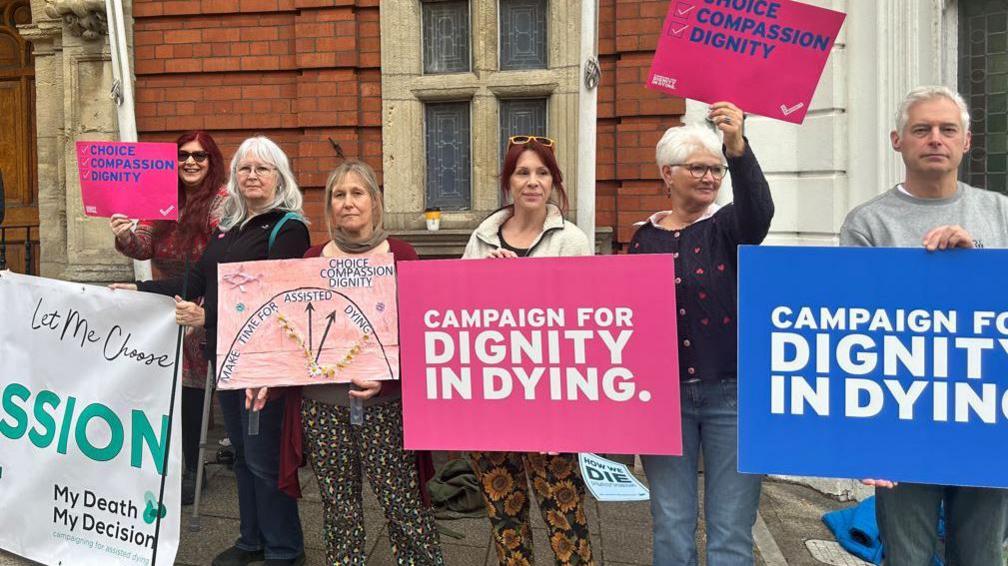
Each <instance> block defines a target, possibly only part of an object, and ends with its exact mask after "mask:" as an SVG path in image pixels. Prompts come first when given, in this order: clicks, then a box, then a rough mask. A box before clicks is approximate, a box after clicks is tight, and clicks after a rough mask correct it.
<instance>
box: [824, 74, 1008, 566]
mask: <svg viewBox="0 0 1008 566" xmlns="http://www.w3.org/2000/svg"><path fill="white" fill-rule="evenodd" d="M890 138H891V140H892V146H893V149H895V150H896V151H898V152H900V154H902V156H903V163H904V164H906V179H905V180H904V181H903V182H902V183H900V184H899V185H897V186H895V187H893V188H892V189H890V190H888V191H886V192H884V193H882V194H881V195H879V196H877V197H875V198H873V199H872V200H870V201H868V202H866V203H864V204H862V205H860V206H858V207H857V208H855V209H854V210H852V211H851V212H850V214H848V215H847V218H846V219H845V220H844V223H843V227H842V228H841V229H840V244H841V245H843V246H868V247H915V246H921V245H923V246H924V247H925V248H927V249H928V250H932V251H934V250H945V249H952V248H984V247H987V248H1008V198H1006V197H1005V196H1003V195H1000V194H998V193H995V192H992V191H986V190H983V189H977V188H974V187H971V186H969V185H967V184H965V183H962V182H959V180H958V169H959V163H960V162H961V161H962V158H963V156H964V155H965V154H966V152H967V151H969V148H970V139H971V138H970V132H969V113H968V111H967V110H966V103H965V102H964V101H963V99H962V97H961V96H960V95H959V94H957V93H955V92H954V91H952V90H950V89H948V88H946V87H920V88H917V89H914V90H913V91H911V92H910V93H909V94H908V95H907V97H906V98H905V99H904V101H903V103H902V104H901V105H900V108H899V113H898V114H897V118H896V129H895V130H893V131H892V133H891V134H890ZM908 283H909V282H908ZM944 464H946V463H942V462H939V465H944ZM948 464H949V465H951V463H948ZM863 481H864V483H866V484H868V485H874V486H876V488H877V489H876V490H875V495H876V516H877V519H878V523H879V530H880V533H881V535H882V544H883V546H884V547H885V565H886V566H929V565H930V564H932V556H933V555H934V553H935V550H936V547H937V544H938V532H937V531H938V529H937V524H938V514H939V509H940V507H941V505H942V503H944V504H945V519H946V523H945V524H946V530H945V554H946V563H948V564H956V565H957V566H992V565H997V564H1003V562H1002V556H1001V548H1002V539H1003V537H1004V534H1005V532H1006V529H1008V490H1000V489H987V488H970V487H953V486H942V485H923V484H908V483H901V484H898V485H897V484H896V483H894V482H891V481H886V480H863Z"/></svg>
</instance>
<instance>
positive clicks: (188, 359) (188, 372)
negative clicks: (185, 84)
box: [109, 132, 227, 505]
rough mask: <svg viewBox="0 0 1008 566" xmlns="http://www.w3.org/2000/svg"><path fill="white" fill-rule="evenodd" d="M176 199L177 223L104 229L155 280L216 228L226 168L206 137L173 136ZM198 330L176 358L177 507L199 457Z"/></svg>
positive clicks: (170, 273) (192, 483) (199, 250)
mask: <svg viewBox="0 0 1008 566" xmlns="http://www.w3.org/2000/svg"><path fill="white" fill-rule="evenodd" d="M176 143H177V144H178V177H179V182H178V201H179V220H178V222H175V221H173V220H158V221H143V222H139V223H137V225H136V228H135V229H133V222H132V221H131V220H130V219H129V218H126V216H124V215H122V214H114V215H112V218H111V219H110V220H109V227H110V228H111V229H112V233H113V234H114V235H115V246H116V249H117V250H119V252H120V253H122V254H123V255H125V256H127V257H130V258H133V259H138V260H150V261H151V268H152V271H153V275H154V278H155V279H167V278H172V277H175V276H177V275H181V274H182V272H183V269H184V268H185V260H186V256H188V257H189V260H190V261H191V262H192V263H195V262H196V260H198V259H199V258H200V256H201V255H202V254H203V249H204V248H206V245H207V240H208V239H209V237H210V234H211V233H213V231H214V230H216V229H217V223H218V218H217V216H216V215H215V214H214V211H215V210H216V209H217V208H218V207H219V205H220V203H221V202H223V200H224V197H225V196H227V191H226V187H225V185H224V183H225V181H227V169H226V168H225V167H224V157H223V156H222V155H221V152H220V149H218V148H217V144H216V143H215V142H214V140H213V138H212V137H210V134H208V133H206V132H188V133H185V134H182V135H181V136H179V138H178V140H176ZM205 341H206V336H205V333H204V331H203V329H202V328H194V327H187V329H186V338H185V342H184V344H185V346H184V349H185V351H184V352H183V357H182V455H183V460H184V462H185V472H184V473H183V475H182V504H183V505H189V504H191V503H192V502H193V499H194V497H195V492H196V460H197V459H198V457H199V437H200V425H201V424H202V418H203V396H204V386H205V381H206V375H207V360H206V357H204V355H203V346H202V344H203V343H204V342H205Z"/></svg>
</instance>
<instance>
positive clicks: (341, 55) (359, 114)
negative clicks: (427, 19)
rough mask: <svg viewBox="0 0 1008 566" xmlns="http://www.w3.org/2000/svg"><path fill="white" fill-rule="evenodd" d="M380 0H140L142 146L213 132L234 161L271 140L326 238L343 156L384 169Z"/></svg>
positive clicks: (316, 231)
mask: <svg viewBox="0 0 1008 566" xmlns="http://www.w3.org/2000/svg"><path fill="white" fill-rule="evenodd" d="M378 4H379V0H137V1H136V2H134V4H133V16H134V19H135V27H134V41H135V51H134V56H135V61H134V64H135V71H136V75H137V88H136V114H137V129H138V130H139V133H140V138H141V139H143V140H151V141H155V140H172V139H174V138H175V137H177V136H178V135H179V134H180V133H182V132H184V131H187V130H193V129H204V130H208V131H210V132H211V133H212V134H213V136H214V138H215V139H216V140H217V142H218V144H220V146H221V150H222V151H223V152H224V156H225V159H230V158H231V156H232V154H233V152H234V150H235V149H236V148H237V146H238V144H239V143H241V141H242V140H244V139H245V138H247V137H249V136H251V135H255V134H263V135H266V136H269V137H270V138H272V139H273V140H274V141H276V142H277V143H278V144H280V147H282V148H283V149H284V151H285V152H286V153H287V155H288V156H289V157H290V158H291V160H292V162H293V164H294V173H295V175H296V177H297V179H298V182H299V183H300V184H301V186H302V188H303V189H304V192H305V200H306V205H305V211H306V213H307V214H308V216H309V217H310V218H312V219H314V220H315V222H314V224H313V225H312V238H313V240H314V241H319V240H322V239H324V238H325V234H324V231H325V226H324V224H323V223H322V221H321V220H322V195H321V189H322V188H323V186H324V185H325V180H326V176H327V174H328V172H329V171H330V170H331V169H332V168H333V167H335V166H336V165H337V164H338V163H339V162H340V159H339V158H338V156H337V154H336V151H335V150H334V149H333V147H332V144H331V143H330V142H329V138H332V140H333V141H334V142H336V143H337V144H339V146H340V147H341V149H342V151H343V154H344V155H345V156H347V157H358V158H361V159H364V160H365V161H367V162H368V163H369V164H371V166H373V167H374V168H375V169H376V170H378V172H379V175H380V173H381V69H380V66H381V46H380V43H379V20H378V17H379V14H378Z"/></svg>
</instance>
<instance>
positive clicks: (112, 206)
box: [77, 141, 178, 220]
mask: <svg viewBox="0 0 1008 566" xmlns="http://www.w3.org/2000/svg"><path fill="white" fill-rule="evenodd" d="M77 172H78V175H79V176H80V185H81V200H83V201H84V214H86V215H88V216H96V217H101V218H108V217H109V216H112V215H113V214H125V215H126V216H128V217H130V218H137V219H140V220H178V147H177V146H176V145H175V144H173V143H149V142H139V143H129V142H109V141H79V142H77Z"/></svg>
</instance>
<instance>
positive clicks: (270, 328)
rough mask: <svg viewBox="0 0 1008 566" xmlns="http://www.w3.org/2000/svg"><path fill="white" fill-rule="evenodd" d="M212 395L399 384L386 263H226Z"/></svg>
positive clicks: (220, 274)
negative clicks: (216, 391) (354, 381)
mask: <svg viewBox="0 0 1008 566" xmlns="http://www.w3.org/2000/svg"><path fill="white" fill-rule="evenodd" d="M217 279H218V293H219V295H218V301H217V386H218V387H219V388H221V389H244V388H246V387H253V386H254V387H261V386H270V387H273V386H283V385H318V384H325V383H347V382H349V381H350V379H351V378H353V377H361V378H366V379H377V380H382V379H399V332H398V326H397V323H396V322H397V321H396V312H397V309H396V278H395V263H394V261H393V258H392V254H389V253H376V254H370V255H367V254H362V255H360V256H354V257H339V258H308V259H285V260H272V261H252V262H244V263H222V264H220V266H218V268H217Z"/></svg>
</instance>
